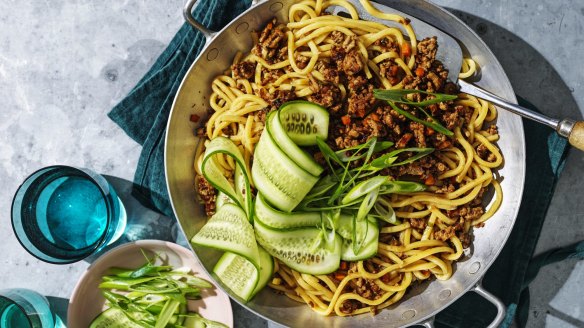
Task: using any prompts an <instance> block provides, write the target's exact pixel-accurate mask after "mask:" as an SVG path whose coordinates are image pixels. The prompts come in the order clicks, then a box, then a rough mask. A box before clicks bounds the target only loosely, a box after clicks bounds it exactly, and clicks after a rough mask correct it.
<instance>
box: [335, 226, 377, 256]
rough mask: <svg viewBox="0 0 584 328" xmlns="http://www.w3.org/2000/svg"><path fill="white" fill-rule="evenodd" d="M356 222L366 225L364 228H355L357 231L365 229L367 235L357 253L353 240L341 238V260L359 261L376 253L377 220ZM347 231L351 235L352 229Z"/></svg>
mask: <svg viewBox="0 0 584 328" xmlns="http://www.w3.org/2000/svg"><path fill="white" fill-rule="evenodd" d="M351 220H352V218H351ZM356 224H359V225H367V228H366V229H363V228H361V229H357V231H358V232H359V231H366V232H367V235H366V236H365V240H364V241H363V245H362V246H361V248H360V249H359V251H358V252H357V253H355V251H354V248H355V247H354V241H353V240H351V239H349V238H343V246H342V251H341V260H343V261H361V260H365V259H368V258H370V257H373V256H375V254H377V247H378V244H379V228H378V227H377V222H372V221H371V220H368V219H365V220H362V221H358V222H356ZM344 233H345V232H344ZM349 233H351V235H352V229H351V231H350V232H349Z"/></svg>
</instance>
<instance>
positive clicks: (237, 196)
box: [201, 137, 253, 220]
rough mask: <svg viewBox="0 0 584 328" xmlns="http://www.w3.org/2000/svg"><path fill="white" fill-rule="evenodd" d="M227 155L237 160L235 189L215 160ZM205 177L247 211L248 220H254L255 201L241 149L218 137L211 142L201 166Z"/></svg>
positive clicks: (226, 139) (231, 142)
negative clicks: (253, 204) (217, 156)
mask: <svg viewBox="0 0 584 328" xmlns="http://www.w3.org/2000/svg"><path fill="white" fill-rule="evenodd" d="M221 154H225V155H228V156H230V157H231V158H233V159H234V160H235V163H236V168H235V187H234V186H232V185H231V183H229V181H228V180H227V178H226V177H225V176H224V175H223V171H222V170H221V169H220V168H219V166H218V165H217V163H216V162H215V161H214V160H213V158H214V157H215V156H216V155H221ZM201 172H202V173H203V176H204V177H205V179H207V181H209V183H210V184H211V185H213V187H215V188H217V189H218V190H219V191H220V192H222V193H224V194H225V195H227V196H228V197H229V198H231V199H232V200H233V201H234V202H235V203H236V204H237V205H239V206H240V207H241V208H243V209H244V210H245V213H246V215H247V218H248V219H249V220H251V219H252V214H253V213H252V212H253V207H252V203H253V199H252V194H251V188H250V180H249V174H248V173H247V172H248V171H247V167H246V165H245V160H244V159H243V155H242V154H241V151H239V148H237V146H236V145H235V144H234V143H233V141H231V140H230V139H228V138H225V137H217V138H215V139H213V140H211V141H210V142H209V144H208V145H207V149H206V150H205V155H204V156H203V163H202V164H201ZM242 182H243V183H242Z"/></svg>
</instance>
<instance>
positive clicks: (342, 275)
mask: <svg viewBox="0 0 584 328" xmlns="http://www.w3.org/2000/svg"><path fill="white" fill-rule="evenodd" d="M346 276H347V274H346V273H343V272H335V279H337V280H339V281H340V280H343V279H345V277H346Z"/></svg>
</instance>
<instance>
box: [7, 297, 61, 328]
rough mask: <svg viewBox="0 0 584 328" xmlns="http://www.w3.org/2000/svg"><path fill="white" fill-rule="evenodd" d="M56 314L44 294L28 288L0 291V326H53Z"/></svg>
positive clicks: (45, 327)
mask: <svg viewBox="0 0 584 328" xmlns="http://www.w3.org/2000/svg"><path fill="white" fill-rule="evenodd" d="M54 318H55V316H54V315H53V313H52V312H51V308H50V307H49V302H48V301H47V299H46V298H45V297H43V296H42V295H40V294H38V293H36V292H34V291H32V290H28V289H20V288H15V289H5V290H1V291H0V328H53V327H55V323H54Z"/></svg>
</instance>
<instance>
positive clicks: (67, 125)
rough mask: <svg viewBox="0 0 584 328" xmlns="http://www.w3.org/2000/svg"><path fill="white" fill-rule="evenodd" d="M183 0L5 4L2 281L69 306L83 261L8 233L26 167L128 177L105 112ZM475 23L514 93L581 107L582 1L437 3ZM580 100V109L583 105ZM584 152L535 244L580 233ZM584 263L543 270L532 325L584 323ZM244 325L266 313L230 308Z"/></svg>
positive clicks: (255, 323) (127, 148)
mask: <svg viewBox="0 0 584 328" xmlns="http://www.w3.org/2000/svg"><path fill="white" fill-rule="evenodd" d="M183 2H184V1H183V0H162V1H154V0H103V1H74V0H53V1H46V0H45V1H17V0H0V26H1V27H2V28H0V99H2V104H1V105H0V186H2V187H1V188H0V209H1V210H2V211H1V212H0V220H1V221H0V222H1V224H0V240H1V242H0V243H1V245H2V249H3V254H2V258H1V259H0V277H2V279H0V289H3V288H10V287H28V288H32V289H35V290H37V291H39V292H41V293H43V294H45V295H48V296H51V297H52V298H53V299H56V300H59V303H60V304H64V303H65V302H64V301H63V300H66V299H67V298H68V297H69V294H70V293H71V290H72V289H73V286H74V284H75V281H76V280H77V279H78V277H79V276H80V274H81V273H82V272H83V271H84V270H85V268H86V267H87V265H88V263H87V262H79V263H76V264H72V265H66V266H53V265H49V264H46V263H43V262H40V261H37V260H36V259H34V258H33V257H32V256H30V255H28V253H26V252H25V251H24V250H22V248H21V247H20V245H19V244H18V242H17V241H16V239H15V237H14V236H13V234H12V230H11V229H10V223H9V220H10V214H9V209H10V201H11V197H12V195H13V193H14V191H15V190H16V188H17V186H18V184H19V183H20V182H21V181H22V179H24V177H25V176H27V175H28V174H29V173H30V172H32V171H34V170H35V169H38V168H40V167H42V166H46V165H51V164H68V165H78V166H85V167H91V168H93V169H95V170H96V171H98V172H101V173H105V174H108V175H111V176H115V177H118V178H121V179H124V180H131V179H132V177H133V172H134V169H135V166H136V162H137V159H138V155H139V152H140V147H139V145H137V144H136V143H134V142H133V141H132V140H131V139H130V138H128V137H127V136H126V135H125V134H124V133H123V132H122V131H121V130H120V129H119V128H118V127H117V126H116V125H115V124H114V123H112V122H111V121H110V120H109V119H108V118H107V117H106V113H107V112H108V111H109V109H110V108H111V107H112V106H113V105H115V104H116V102H117V101H119V100H120V99H121V98H122V97H123V96H124V95H125V94H126V93H127V92H128V91H129V90H130V88H131V87H132V86H133V85H134V84H135V83H136V82H137V81H138V80H139V78H140V77H141V76H142V75H143V74H144V73H145V72H146V70H147V69H148V68H149V66H150V65H151V64H152V63H153V61H154V60H155V59H156V57H157V56H158V55H159V54H160V52H161V51H162V50H163V49H164V46H165V44H167V43H168V42H169V40H170V39H171V37H172V36H173V34H174V33H175V32H176V30H177V29H178V28H179V26H180V25H181V24H182V17H181V8H182V5H183ZM436 3H438V4H439V5H442V6H445V7H448V8H450V9H451V10H452V11H453V12H455V13H456V14H457V15H458V16H459V17H460V18H462V19H463V20H464V21H465V22H467V24H469V26H470V27H471V28H473V29H475V30H476V31H477V32H478V33H479V35H480V36H481V37H482V38H483V39H484V40H485V42H487V44H488V45H489V46H490V47H491V48H492V50H493V51H494V52H495V54H496V55H497V56H498V58H499V59H500V61H501V63H502V65H503V66H504V68H505V70H506V71H507V73H508V75H509V77H510V80H511V82H512V84H513V87H514V88H515V90H516V92H517V93H518V94H519V95H521V96H523V97H524V98H526V99H528V100H529V101H531V102H532V103H534V104H535V105H536V106H537V107H538V108H540V109H541V110H542V111H544V112H546V113H548V114H549V115H552V116H570V117H573V118H577V117H581V116H582V110H584V96H582V95H583V94H584V83H583V81H584V59H582V56H583V55H584V33H583V32H584V2H583V1H581V0H571V1H553V0H465V1H460V0H458V1H456V0H437V1H436ZM579 108H580V109H579ZM583 168H584V156H583V153H581V152H577V151H573V152H572V153H571V154H570V156H569V158H568V162H567V164H566V170H565V172H564V174H563V175H562V177H561V180H560V182H559V184H558V187H557V190H556V194H555V196H554V198H553V200H552V206H551V208H550V210H549V212H548V214H547V219H546V223H545V226H544V228H543V231H542V235H541V238H540V242H539V244H538V248H537V252H542V251H545V250H547V249H550V248H554V247H558V246H563V245H567V244H569V243H571V242H574V241H577V240H581V239H584V228H583V225H582V224H581V219H582V216H584V202H583V201H582V200H583V198H582V197H583V196H582V195H584V183H583V182H584V178H583V177H582V174H581V172H582V170H583ZM583 272H584V265H582V262H576V261H566V262H563V263H559V264H555V265H552V266H549V267H547V268H545V269H544V270H542V272H541V273H540V275H539V276H538V278H537V279H536V280H535V281H534V283H533V284H532V286H531V296H532V301H531V311H530V312H531V313H530V321H529V326H530V327H584V318H583V317H582V313H584V307H583V303H584V302H583V301H582V298H581V296H580V295H582V289H581V287H580V286H582V285H583V284H584V274H583ZM234 317H235V321H236V323H237V326H240V327H262V326H266V325H267V323H266V321H264V320H262V319H260V318H257V317H255V316H254V315H253V314H251V313H249V312H247V311H246V310H245V309H243V308H241V307H239V306H237V305H235V306H234Z"/></svg>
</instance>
